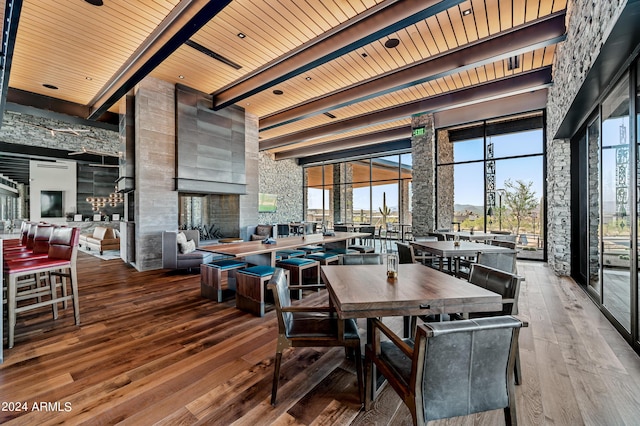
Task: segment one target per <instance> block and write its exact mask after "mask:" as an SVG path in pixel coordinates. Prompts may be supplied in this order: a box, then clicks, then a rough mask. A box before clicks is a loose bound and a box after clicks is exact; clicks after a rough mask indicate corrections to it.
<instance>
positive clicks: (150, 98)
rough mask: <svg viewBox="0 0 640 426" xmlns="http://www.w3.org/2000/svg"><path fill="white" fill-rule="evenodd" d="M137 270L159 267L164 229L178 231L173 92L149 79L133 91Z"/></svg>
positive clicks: (165, 83)
mask: <svg viewBox="0 0 640 426" xmlns="http://www.w3.org/2000/svg"><path fill="white" fill-rule="evenodd" d="M135 128H136V134H135V141H136V143H135V158H136V175H135V190H134V196H135V213H134V216H135V233H136V239H135V241H136V255H135V259H136V262H135V267H136V269H137V270H139V271H145V270H150V269H159V268H162V231H165V230H172V229H177V227H178V192H177V191H176V190H175V183H174V178H175V176H176V173H175V140H176V132H175V89H174V85H173V84H171V83H167V82H164V81H162V80H158V79H155V78H151V77H147V78H145V79H144V80H142V81H141V82H140V83H139V84H138V85H137V86H136V88H135Z"/></svg>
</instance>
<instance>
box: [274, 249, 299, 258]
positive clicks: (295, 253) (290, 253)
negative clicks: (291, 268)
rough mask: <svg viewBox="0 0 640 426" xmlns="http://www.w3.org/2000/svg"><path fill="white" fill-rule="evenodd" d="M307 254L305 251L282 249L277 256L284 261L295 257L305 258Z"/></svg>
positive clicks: (277, 252)
mask: <svg viewBox="0 0 640 426" xmlns="http://www.w3.org/2000/svg"><path fill="white" fill-rule="evenodd" d="M305 254H307V253H306V252H305V251H303V250H295V249H282V250H277V251H276V256H280V257H281V258H282V259H291V258H293V257H303V256H304V255H305Z"/></svg>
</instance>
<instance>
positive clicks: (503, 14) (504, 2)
mask: <svg viewBox="0 0 640 426" xmlns="http://www.w3.org/2000/svg"><path fill="white" fill-rule="evenodd" d="M512 3H513V0H500V3H499V10H500V31H505V30H507V29H509V28H511V27H513V14H512V13H513V8H512Z"/></svg>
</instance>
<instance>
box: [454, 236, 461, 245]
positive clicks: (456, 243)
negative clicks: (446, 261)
mask: <svg viewBox="0 0 640 426" xmlns="http://www.w3.org/2000/svg"><path fill="white" fill-rule="evenodd" d="M453 246H454V247H460V235H455V236H454V237H453Z"/></svg>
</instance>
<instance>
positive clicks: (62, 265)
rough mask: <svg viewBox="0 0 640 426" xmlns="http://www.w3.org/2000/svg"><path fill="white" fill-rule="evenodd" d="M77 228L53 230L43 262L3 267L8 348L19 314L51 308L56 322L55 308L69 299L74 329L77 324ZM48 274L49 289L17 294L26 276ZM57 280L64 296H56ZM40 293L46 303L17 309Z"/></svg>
mask: <svg viewBox="0 0 640 426" xmlns="http://www.w3.org/2000/svg"><path fill="white" fill-rule="evenodd" d="M79 231H80V230H79V228H71V227H69V228H67V227H55V228H54V229H53V230H52V232H51V238H50V239H49V252H48V256H47V257H46V258H41V259H25V260H23V261H14V262H9V263H8V264H6V265H5V269H4V274H5V282H6V285H7V318H8V323H9V326H8V328H9V333H8V335H9V336H8V346H9V348H12V347H13V341H14V334H15V326H16V315H17V314H18V313H20V312H23V311H27V310H31V309H36V308H40V307H42V306H51V307H52V310H53V315H54V319H57V304H58V303H60V302H64V301H66V300H68V299H71V300H72V301H73V312H74V318H75V323H76V325H79V324H80V307H79V302H78V280H77V273H76V258H77V253H78V240H79V236H80V232H79ZM38 273H47V274H49V276H50V278H49V283H50V286H49V288H48V289H46V288H43V287H38V288H37V289H36V291H37V292H38V293H37V294H35V293H34V292H33V291H31V290H27V291H25V292H18V281H19V280H20V279H21V278H22V277H25V276H29V275H33V274H38ZM56 276H61V277H62V284H61V285H60V286H61V287H62V291H63V295H62V296H61V297H58V296H57V291H56V288H57V286H58V285H57V283H56V279H55V277H56ZM67 279H69V280H70V281H71V291H72V294H71V295H70V296H67V295H66V285H67V283H66V280H67ZM40 292H46V293H44V294H42V295H48V296H50V297H49V298H48V299H46V300H42V301H40V302H37V303H31V304H24V305H21V306H18V301H20V300H27V299H33V298H37V297H38V296H39V295H40Z"/></svg>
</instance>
